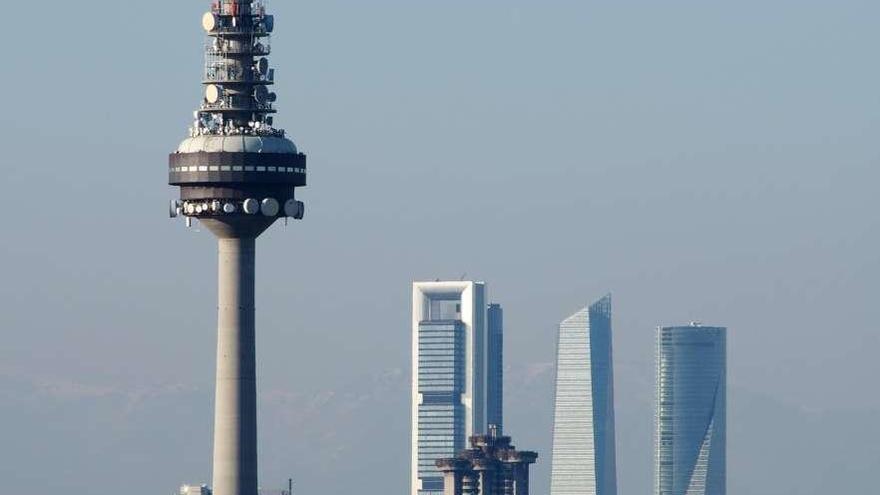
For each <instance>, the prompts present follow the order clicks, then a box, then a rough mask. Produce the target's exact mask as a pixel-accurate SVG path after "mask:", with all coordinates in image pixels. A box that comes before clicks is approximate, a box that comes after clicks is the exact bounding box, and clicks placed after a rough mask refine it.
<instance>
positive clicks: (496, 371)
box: [486, 304, 504, 435]
mask: <svg viewBox="0 0 880 495" xmlns="http://www.w3.org/2000/svg"><path fill="white" fill-rule="evenodd" d="M486 319H487V321H488V329H489V336H488V344H487V345H488V347H487V354H488V362H487V364H488V366H487V371H488V376H487V380H486V395H487V398H486V418H487V421H488V424H490V425H494V426H495V428H496V429H497V430H496V432H497V433H498V434H499V435H500V434H501V432H502V431H503V428H504V354H503V349H504V310H503V309H502V308H501V305H500V304H490V305H489V310H488V311H487V313H486Z"/></svg>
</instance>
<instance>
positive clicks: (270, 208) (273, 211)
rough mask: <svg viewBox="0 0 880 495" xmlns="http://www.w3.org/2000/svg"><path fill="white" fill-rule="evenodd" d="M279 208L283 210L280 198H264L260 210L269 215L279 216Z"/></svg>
mask: <svg viewBox="0 0 880 495" xmlns="http://www.w3.org/2000/svg"><path fill="white" fill-rule="evenodd" d="M279 210H281V205H279V204H278V200H277V199H275V198H266V199H264V200H263V204H262V205H260V211H262V212H263V215H265V216H267V217H277V216H278V211H279Z"/></svg>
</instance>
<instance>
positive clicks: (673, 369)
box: [654, 323, 727, 495]
mask: <svg viewBox="0 0 880 495" xmlns="http://www.w3.org/2000/svg"><path fill="white" fill-rule="evenodd" d="M656 413H657V417H656V430H655V435H654V443H655V446H654V464H655V465H654V471H655V477H654V493H655V495H725V493H726V490H727V488H726V481H727V480H726V469H727V468H726V462H727V460H726V457H727V438H726V437H727V329H725V328H720V327H704V326H702V325H700V324H697V323H692V324H691V325H689V326H684V327H665V328H660V329H658V331H657V411H656Z"/></svg>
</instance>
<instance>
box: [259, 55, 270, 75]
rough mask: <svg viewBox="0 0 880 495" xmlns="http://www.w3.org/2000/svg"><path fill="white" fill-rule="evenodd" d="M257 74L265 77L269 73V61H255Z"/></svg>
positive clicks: (263, 59)
mask: <svg viewBox="0 0 880 495" xmlns="http://www.w3.org/2000/svg"><path fill="white" fill-rule="evenodd" d="M257 72H259V73H260V74H262V75H264V76H265V75H266V74H268V73H269V60H268V59H266V58H261V59H260V60H258V61H257Z"/></svg>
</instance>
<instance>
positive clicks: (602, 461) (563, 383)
mask: <svg viewBox="0 0 880 495" xmlns="http://www.w3.org/2000/svg"><path fill="white" fill-rule="evenodd" d="M611 350H612V345H611V296H610V295H608V296H605V297H603V298H602V299H600V300H599V301H597V302H596V303H594V304H593V305H591V306H589V307H588V308H584V309H582V310H580V311H578V312H577V313H575V314H573V315H571V316H570V317H568V318H567V319H565V320H564V321H563V322H562V323H561V324H560V325H559V343H558V347H557V357H556V404H555V406H556V407H555V413H554V420H553V460H552V466H551V473H550V495H616V494H617V467H616V464H617V462H616V453H615V443H614V373H613V364H612V358H611Z"/></svg>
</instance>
